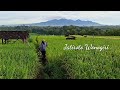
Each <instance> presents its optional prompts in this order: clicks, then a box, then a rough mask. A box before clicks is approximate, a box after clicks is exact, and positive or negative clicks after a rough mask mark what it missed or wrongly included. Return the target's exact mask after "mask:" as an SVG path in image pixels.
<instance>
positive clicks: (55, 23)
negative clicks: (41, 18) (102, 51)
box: [29, 19, 102, 26]
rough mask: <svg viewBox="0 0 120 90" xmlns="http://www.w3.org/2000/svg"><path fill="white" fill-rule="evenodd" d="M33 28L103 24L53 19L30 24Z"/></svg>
mask: <svg viewBox="0 0 120 90" xmlns="http://www.w3.org/2000/svg"><path fill="white" fill-rule="evenodd" d="M29 25H32V26H34V25H35V26H69V25H75V26H102V24H99V23H96V22H92V21H82V20H71V19H59V20H58V19H53V20H49V21H46V22H40V23H33V24H29Z"/></svg>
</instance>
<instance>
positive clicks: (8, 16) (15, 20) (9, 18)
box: [0, 11, 120, 25]
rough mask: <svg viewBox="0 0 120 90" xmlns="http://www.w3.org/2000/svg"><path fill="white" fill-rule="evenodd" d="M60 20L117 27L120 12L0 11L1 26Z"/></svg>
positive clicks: (119, 22) (119, 21)
mask: <svg viewBox="0 0 120 90" xmlns="http://www.w3.org/2000/svg"><path fill="white" fill-rule="evenodd" d="M60 18H66V19H73V20H76V19H80V20H90V21H94V22H98V23H101V24H109V25H118V24H120V11H0V24H1V25H5V24H25V23H36V22H44V21H47V20H51V19H60Z"/></svg>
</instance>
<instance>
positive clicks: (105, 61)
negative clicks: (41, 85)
mask: <svg viewBox="0 0 120 90" xmlns="http://www.w3.org/2000/svg"><path fill="white" fill-rule="evenodd" d="M76 37H77V39H76V40H66V39H65V37H64V36H39V37H38V39H39V41H41V40H42V39H45V40H46V41H47V43H48V47H47V59H48V64H47V65H46V66H45V67H44V72H45V78H46V79H119V78H120V62H119V54H120V50H119V44H120V40H119V39H120V37H111V36H110V37H107V36H106V37H105V36H104V37H102V36H101V37H99V36H95V37H94V38H93V37H92V36H87V38H85V37H80V36H76ZM33 38H34V40H35V38H36V37H33ZM65 44H68V45H84V44H93V45H95V46H102V45H110V47H109V50H103V51H98V50H90V51H87V50H63V47H65Z"/></svg>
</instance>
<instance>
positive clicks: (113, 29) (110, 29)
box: [0, 25, 120, 36]
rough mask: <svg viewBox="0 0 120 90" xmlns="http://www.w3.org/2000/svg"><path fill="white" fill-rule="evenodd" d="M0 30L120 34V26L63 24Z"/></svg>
mask: <svg viewBox="0 0 120 90" xmlns="http://www.w3.org/2000/svg"><path fill="white" fill-rule="evenodd" d="M0 31H29V32H30V33H37V34H41V35H100V36H120V26H98V27H97V26H95V27H93V26H91V27H79V26H72V25H71V26H62V27H51V26H46V27H40V26H14V27H12V26H1V27H0Z"/></svg>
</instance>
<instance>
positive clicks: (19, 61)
mask: <svg viewBox="0 0 120 90" xmlns="http://www.w3.org/2000/svg"><path fill="white" fill-rule="evenodd" d="M41 67H42V66H41V64H39V60H38V56H37V54H36V50H35V48H34V45H33V44H32V43H30V46H28V45H27V44H23V43H21V42H19V41H18V42H16V43H14V44H6V45H2V44H0V78H1V79H34V78H36V76H37V74H38V73H39V70H38V69H39V68H41Z"/></svg>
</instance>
